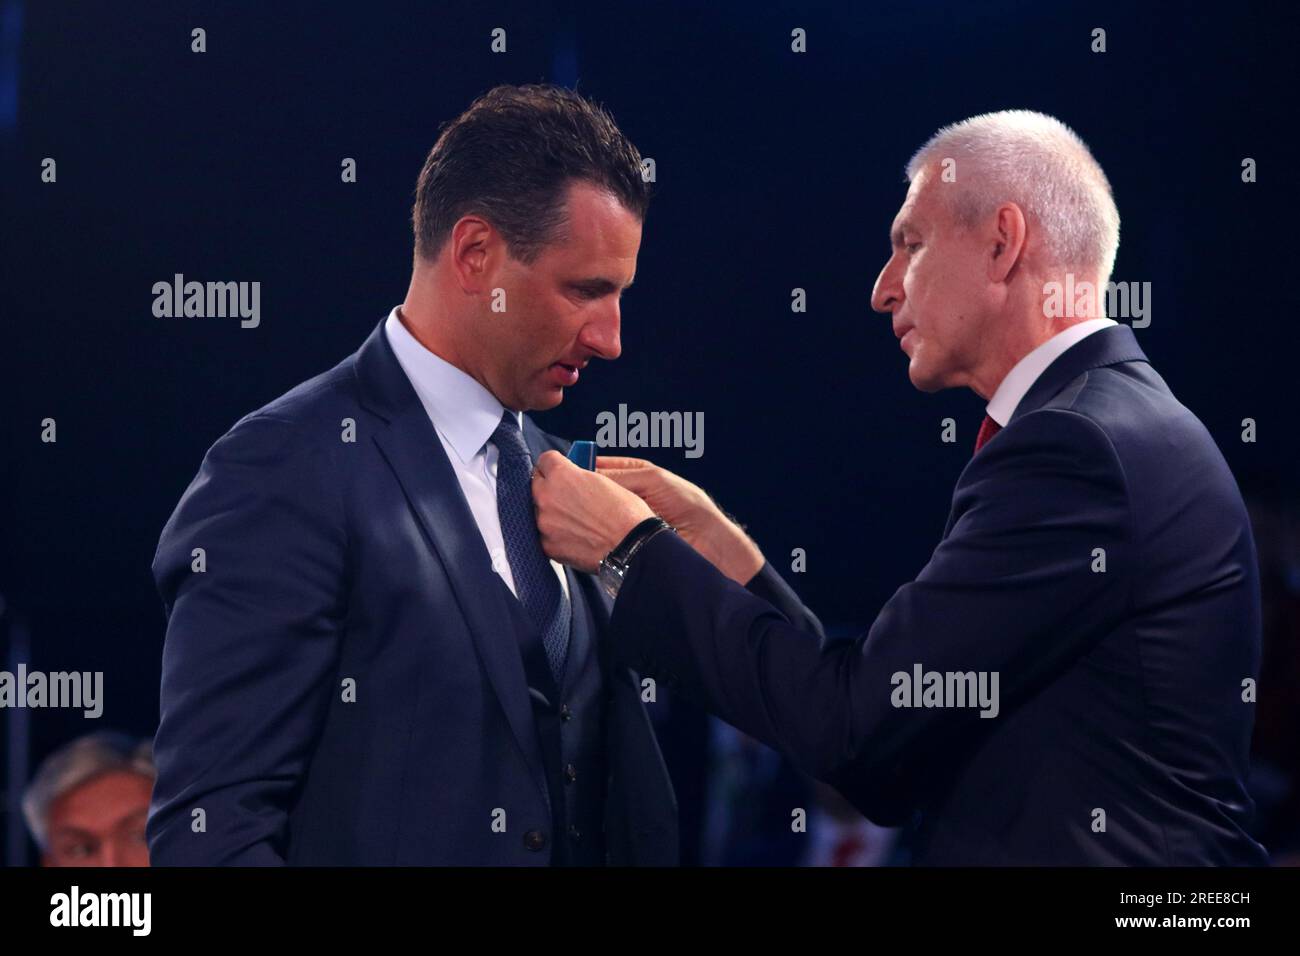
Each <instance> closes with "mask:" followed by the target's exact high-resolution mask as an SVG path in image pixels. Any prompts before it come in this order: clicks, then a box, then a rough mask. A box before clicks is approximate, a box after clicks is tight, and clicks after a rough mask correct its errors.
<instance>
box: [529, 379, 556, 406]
mask: <svg viewBox="0 0 1300 956" xmlns="http://www.w3.org/2000/svg"><path fill="white" fill-rule="evenodd" d="M531 398H532V400H531V401H530V402H529V403H528V408H529V409H530V410H531V411H534V412H544V411H546V410H547V409H548V408H554V407H555V406H556V405H559V404H560V402H562V401H564V389H563V388H561V387H560V386H558V385H554V386H551V387H550V388H545V389H543V390H541V391H540V392H538V393H537V394H536V395H533V396H531Z"/></svg>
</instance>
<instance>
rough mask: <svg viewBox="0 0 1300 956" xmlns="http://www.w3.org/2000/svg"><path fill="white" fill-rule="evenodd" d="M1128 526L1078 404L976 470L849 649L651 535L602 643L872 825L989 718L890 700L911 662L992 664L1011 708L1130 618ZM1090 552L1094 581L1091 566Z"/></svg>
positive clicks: (1035, 425)
mask: <svg viewBox="0 0 1300 956" xmlns="http://www.w3.org/2000/svg"><path fill="white" fill-rule="evenodd" d="M846 506H851V505H846ZM1130 524H1131V522H1130V515H1129V510H1128V496H1127V492H1126V486H1125V481H1124V476H1123V472H1122V469H1121V467H1120V464H1119V461H1118V460H1117V458H1116V456H1115V453H1114V451H1113V448H1112V446H1111V444H1110V442H1109V440H1108V439H1107V438H1106V436H1105V435H1104V434H1103V433H1102V432H1101V430H1100V429H1099V428H1098V427H1097V426H1096V425H1095V424H1094V423H1092V422H1091V421H1090V420H1089V419H1086V418H1084V417H1083V416H1081V415H1078V414H1077V413H1074V412H1070V411H1065V410H1043V411H1039V412H1034V413H1032V414H1030V415H1026V416H1025V417H1024V418H1023V419H1021V420H1019V421H1017V422H1016V423H1014V427H1009V428H1007V429H1006V430H1005V431H1003V432H1002V433H1001V434H1000V435H998V436H997V437H996V438H994V439H993V441H991V442H990V443H989V444H988V445H987V446H985V448H984V449H983V450H982V451H981V452H980V453H979V454H978V455H977V456H976V458H975V460H974V461H972V462H971V463H970V465H969V466H968V467H967V470H966V472H965V473H963V476H962V481H961V482H960V484H959V486H958V490H957V493H956V495H955V496H954V500H953V513H952V518H951V523H950V528H949V533H948V534H947V535H946V536H945V538H944V540H943V541H942V542H941V543H940V545H939V546H938V548H937V549H936V550H935V552H934V554H933V556H932V557H931V559H930V561H929V563H928V564H927V565H926V566H925V568H923V569H922V571H921V573H920V574H919V575H917V577H916V580H915V581H913V582H912V583H910V584H906V585H904V586H903V587H901V588H899V590H898V591H897V592H896V593H895V594H894V596H893V597H892V598H891V599H890V600H889V602H888V603H887V604H886V605H885V607H884V609H883V610H882V611H881V612H880V615H879V616H878V617H877V619H876V622H875V624H874V625H873V626H872V628H871V630H870V631H869V632H868V633H867V634H865V635H863V636H862V637H860V638H858V639H857V640H856V641H852V642H826V641H822V642H821V643H820V644H818V643H815V642H811V641H809V640H808V639H807V635H806V634H805V633H803V632H801V631H800V630H799V629H798V628H797V627H796V626H794V625H792V624H791V623H790V622H789V621H788V620H787V619H786V618H785V617H784V616H783V615H782V614H780V613H778V612H777V611H776V610H775V609H774V608H773V607H772V606H771V605H770V604H769V603H767V602H766V601H763V600H760V599H759V598H757V597H756V596H755V595H753V594H751V593H749V592H747V591H746V590H745V589H744V588H741V587H739V586H737V585H736V584H734V583H733V582H731V581H729V580H728V579H727V578H725V577H724V576H723V575H722V574H720V573H718V572H717V571H716V570H715V569H714V568H713V566H712V565H711V564H709V563H708V562H707V561H705V560H704V559H703V558H701V557H700V556H699V555H698V554H696V552H695V551H693V550H692V549H691V548H690V547H689V546H688V545H686V544H685V542H683V541H682V540H681V539H680V538H678V537H677V536H676V535H673V534H662V535H658V536H657V537H655V538H654V539H652V540H651V541H650V542H649V543H648V544H647V545H646V546H645V547H644V548H642V550H641V551H640V552H639V553H638V555H637V556H636V558H635V560H634V561H633V562H632V565H631V567H630V569H629V572H628V576H627V579H626V581H625V582H624V584H623V587H622V590H621V592H620V594H619V597H618V600H617V601H616V602H615V605H614V613H613V618H612V620H611V635H612V642H613V648H614V652H615V653H616V654H617V655H619V656H620V657H621V658H623V659H625V660H626V661H627V662H628V663H629V664H631V665H632V666H634V667H638V668H640V669H641V670H642V671H643V672H646V673H649V674H652V675H657V676H659V677H660V678H661V679H663V680H665V681H666V682H667V683H668V685H669V686H670V687H674V688H676V689H677V691H678V692H679V693H681V694H683V695H684V696H686V697H688V698H690V697H693V698H696V699H697V701H698V702H699V703H701V704H702V705H704V706H706V707H707V708H708V709H710V710H711V711H713V712H714V713H716V714H717V715H718V716H720V717H722V718H723V719H724V720H726V721H728V722H729V723H731V724H733V725H734V726H736V727H738V728H739V729H740V730H742V731H744V732H745V733H747V734H749V735H750V736H752V737H755V738H757V739H758V740H761V741H763V742H764V743H767V744H769V745H770V746H772V747H774V748H776V749H777V750H779V751H780V752H782V753H784V754H785V755H787V756H788V757H789V758H790V759H791V760H792V761H793V762H794V763H795V764H796V765H797V766H799V767H800V768H801V769H803V770H805V771H806V772H808V773H809V774H811V775H812V776H814V777H817V778H819V779H822V780H827V781H828V782H830V783H832V784H834V785H835V786H837V787H839V788H840V789H841V790H842V791H844V793H845V795H846V796H848V797H849V798H850V799H852V800H853V801H854V803H855V804H856V805H857V806H858V807H859V809H862V810H863V811H864V812H867V813H868V815H873V813H872V808H873V807H893V806H896V801H897V800H898V798H899V797H900V793H899V792H898V790H899V788H901V787H904V786H905V785H906V784H905V783H904V781H906V780H907V779H908V778H909V775H908V773H907V772H906V765H907V762H908V760H909V759H917V755H920V756H922V757H923V758H924V759H926V760H933V759H934V758H936V757H938V756H941V755H942V754H943V749H944V747H945V745H955V744H957V743H958V742H960V740H961V739H962V737H963V735H964V734H965V733H967V732H970V731H972V730H978V729H980V725H981V724H987V723H988V722H990V720H989V719H988V718H981V717H980V716H979V708H977V707H971V708H965V709H955V708H943V707H934V708H923V707H922V708H904V707H901V706H895V705H894V701H893V699H894V697H895V693H896V691H897V692H899V693H901V686H900V684H898V683H896V682H895V680H894V677H893V675H895V674H897V673H900V672H901V673H905V674H907V675H908V676H909V677H910V676H911V675H912V673H913V667H914V665H917V664H919V665H921V666H922V667H923V669H924V670H925V671H939V672H948V671H952V672H967V671H977V672H978V671H985V672H993V673H996V674H997V675H998V680H999V691H998V695H999V706H1000V709H1001V710H1002V711H1006V710H1007V709H1008V708H1010V707H1012V706H1014V704H1015V702H1016V700H1017V699H1018V698H1021V697H1022V696H1023V695H1026V694H1029V693H1032V692H1033V690H1034V688H1035V687H1037V686H1040V685H1041V684H1042V683H1043V682H1045V681H1047V680H1049V679H1050V677H1051V676H1052V675H1053V674H1054V673H1056V672H1058V671H1059V670H1060V669H1061V668H1063V667H1065V666H1067V665H1068V664H1069V663H1070V662H1071V661H1072V660H1074V659H1076V658H1077V657H1078V656H1079V655H1080V654H1081V653H1082V652H1083V651H1084V650H1085V649H1086V647H1087V646H1088V644H1089V641H1090V640H1091V639H1093V638H1095V637H1097V636H1099V635H1100V634H1102V633H1104V632H1105V630H1106V629H1107V628H1108V627H1113V626H1114V625H1115V623H1116V621H1117V620H1118V619H1120V618H1121V617H1122V616H1123V615H1124V614H1125V613H1126V610H1127V604H1128V601H1129V590H1130V589H1129V587H1128V584H1127V581H1128V578H1129V576H1130V575H1131V574H1132V573H1133V570H1134V569H1133V562H1134V560H1135V558H1134V555H1133V551H1132V547H1131V545H1130V541H1129V538H1130ZM865 544H866V546H868V547H871V546H876V547H880V546H883V545H881V544H879V543H877V544H874V545H873V544H872V543H871V542H866V543H865ZM1098 548H1100V549H1104V552H1105V562H1106V564H1105V568H1106V570H1105V571H1104V572H1100V571H1094V570H1093V568H1094V563H1095V561H1096V560H1097V557H1096V555H1097V554H1098V552H1096V550H1095V549H1098ZM996 719H997V718H992V720H996ZM875 815H876V816H878V817H889V816H893V813H892V811H891V812H882V813H879V814H875Z"/></svg>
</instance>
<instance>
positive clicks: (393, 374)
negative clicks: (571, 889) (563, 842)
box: [356, 322, 549, 802]
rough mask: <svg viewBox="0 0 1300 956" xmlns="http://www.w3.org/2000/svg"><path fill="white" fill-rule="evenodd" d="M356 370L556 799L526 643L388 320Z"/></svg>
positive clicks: (533, 767)
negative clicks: (528, 675) (518, 638)
mask: <svg viewBox="0 0 1300 956" xmlns="http://www.w3.org/2000/svg"><path fill="white" fill-rule="evenodd" d="M356 369H357V378H358V384H359V389H360V393H361V395H362V400H363V402H364V403H365V404H366V405H367V407H368V408H370V409H371V410H373V411H375V412H376V413H377V414H379V415H380V416H381V417H382V418H385V419H386V420H387V425H386V427H382V428H380V430H379V431H378V432H377V433H376V434H375V435H374V441H375V444H377V445H378V446H379V449H380V452H381V453H382V454H383V456H384V458H385V460H386V461H387V462H388V464H389V466H390V467H391V468H392V469H393V473H394V474H395V475H396V476H397V480H398V482H399V483H400V484H401V486H402V490H403V491H404V492H405V493H406V498H407V501H408V502H409V504H410V506H411V510H412V511H413V512H414V513H415V515H416V517H417V518H418V519H419V522H420V524H421V526H422V527H423V528H424V532H425V535H426V537H427V540H428V542H429V546H430V547H431V548H432V549H433V551H434V553H435V554H436V555H437V557H438V559H439V560H440V561H441V562H442V567H443V569H444V570H445V571H446V573H447V577H448V578H449V579H450V581H451V585H452V590H453V591H454V592H455V595H456V600H457V603H458V604H459V605H460V610H461V613H462V615H464V618H465V621H466V622H467V624H468V625H469V631H470V633H471V634H472V635H473V636H474V641H475V643H476V645H477V647H478V653H479V658H480V660H481V661H482V663H483V669H484V670H485V671H486V672H487V675H488V679H489V681H490V682H491V684H492V687H493V689H494V690H495V691H496V695H497V698H498V700H499V701H500V703H501V708H502V710H503V711H505V715H506V720H507V721H508V722H509V724H510V728H511V730H512V731H513V733H514V736H515V739H516V741H517V743H518V744H519V749H520V752H521V753H522V755H523V758H524V761H525V762H526V764H527V766H528V769H529V771H530V772H531V774H532V776H533V779H534V780H535V781H536V783H537V786H538V788H539V789H540V790H541V791H542V794H543V796H545V797H546V798H547V800H548V802H549V791H548V788H547V786H546V775H545V772H544V769H543V767H542V763H541V755H540V753H539V750H538V742H537V741H538V738H537V727H536V724H535V722H534V720H533V709H532V701H531V700H530V699H529V695H528V682H527V680H526V679H525V677H524V669H523V663H522V661H521V659H520V653H519V645H518V644H517V643H516V642H515V641H514V640H512V639H510V635H511V634H513V633H514V632H515V624H514V622H513V620H512V619H511V617H510V613H509V609H508V607H507V606H506V605H505V604H504V602H503V601H502V600H501V595H500V591H499V588H498V587H497V585H498V582H499V579H498V577H497V574H496V572H495V571H493V570H492V562H491V559H490V558H489V556H488V553H487V549H486V548H485V547H484V546H483V536H482V534H481V533H480V532H479V530H478V525H476V524H475V522H474V516H473V515H472V514H471V513H470V510H469V506H468V505H467V504H466V502H465V497H464V494H463V493H462V492H461V489H460V483H459V482H458V480H457V478H456V474H455V472H454V471H453V470H452V467H451V462H449V461H448V460H447V456H446V454H445V453H444V452H443V448H442V443H441V441H440V440H439V438H438V434H437V432H435V431H434V428H433V424H432V423H431V422H430V421H429V416H428V415H427V414H426V413H425V410H424V406H423V405H421V404H420V401H419V398H418V397H417V396H416V394H415V390H414V389H413V388H412V387H411V384H410V382H409V380H408V379H407V378H406V373H405V372H403V371H402V367H401V365H399V364H398V362H397V357H396V356H395V355H394V354H393V352H392V348H391V346H389V344H388V339H387V337H386V336H385V335H384V332H383V323H382V322H381V323H380V325H379V328H378V329H376V330H375V332H374V333H372V334H371V336H370V338H369V339H367V340H366V343H365V345H363V346H362V347H361V351H360V354H359V355H358V359H357V366H356Z"/></svg>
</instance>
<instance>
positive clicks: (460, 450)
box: [384, 307, 523, 464]
mask: <svg viewBox="0 0 1300 956" xmlns="http://www.w3.org/2000/svg"><path fill="white" fill-rule="evenodd" d="M384 334H385V335H386V336H387V337H388V342H389V344H390V345H391V346H392V347H393V353H394V354H395V355H396V356H397V362H398V364H399V365H401V366H402V371H404V372H405V373H406V377H407V378H409V379H410V380H411V385H412V386H413V387H414V388H415V394H416V395H418V396H419V398H420V403H421V404H422V405H423V406H424V410H425V411H426V412H427V413H428V415H429V419H430V420H431V421H432V422H433V427H434V428H436V429H437V430H438V432H439V434H441V435H442V436H443V438H445V439H446V440H447V442H448V443H449V444H450V445H451V447H452V449H453V450H454V451H455V452H456V456H457V457H458V458H460V460H461V463H462V464H468V463H469V461H470V459H472V458H473V457H474V456H475V455H477V454H478V453H479V452H480V451H482V450H483V446H484V445H486V444H487V441H488V439H489V438H491V437H492V433H493V432H495V431H496V430H497V426H498V425H499V424H501V416H502V415H503V414H504V413H505V406H504V405H502V404H501V403H500V402H499V401H497V398H496V396H495V395H493V394H492V393H491V392H489V391H488V390H487V389H486V388H484V387H483V386H482V385H481V384H480V383H479V382H478V380H477V379H475V378H474V377H473V376H471V375H469V374H467V373H466V372H463V371H461V370H460V369H458V368H457V367H456V366H454V365H452V364H451V363H450V362H448V361H447V360H446V359H444V358H442V357H441V356H439V355H435V354H434V353H433V352H430V351H429V350H428V349H427V348H425V347H424V346H423V345H421V344H420V342H419V340H418V339H416V337H415V336H414V335H412V334H411V332H410V330H409V329H407V327H406V326H405V325H404V324H403V323H402V320H401V318H399V316H398V307H394V308H393V311H392V312H390V313H388V320H387V321H386V322H385V323H384ZM514 414H515V417H516V419H517V420H518V421H519V425H520V428H522V427H523V415H522V413H520V412H515V413H514Z"/></svg>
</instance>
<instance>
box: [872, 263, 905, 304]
mask: <svg viewBox="0 0 1300 956" xmlns="http://www.w3.org/2000/svg"><path fill="white" fill-rule="evenodd" d="M896 258H897V257H895V256H891V257H890V259H889V261H888V262H886V263H885V267H884V268H883V269H881V270H880V275H878V276H876V284H875V287H874V288H873V289H872V290H871V308H872V309H874V310H875V311H877V312H893V311H894V310H895V309H897V308H898V307H899V306H900V305H902V304H903V284H902V282H900V281H899V276H900V275H901V274H902V273H901V270H899V269H896V268H894V261H895V259H896Z"/></svg>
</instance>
